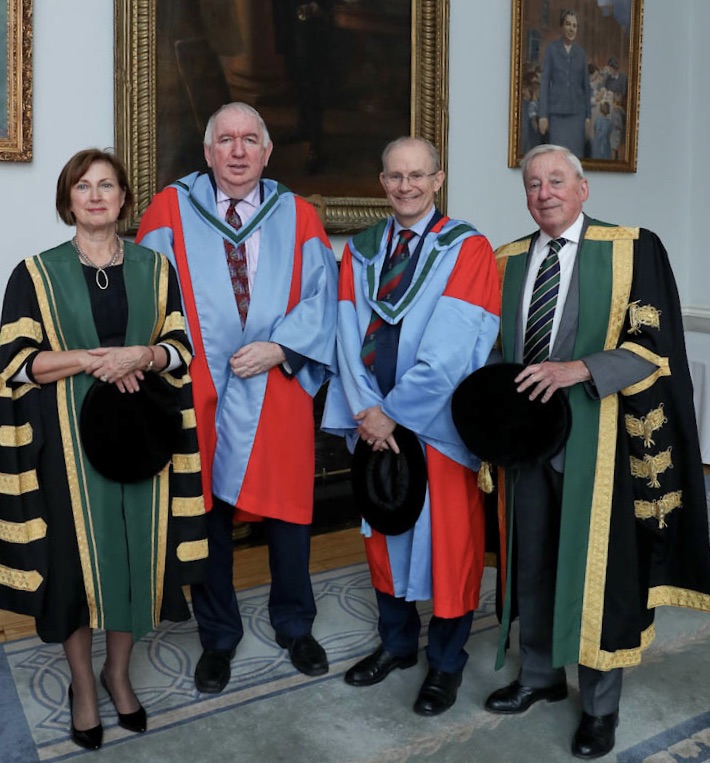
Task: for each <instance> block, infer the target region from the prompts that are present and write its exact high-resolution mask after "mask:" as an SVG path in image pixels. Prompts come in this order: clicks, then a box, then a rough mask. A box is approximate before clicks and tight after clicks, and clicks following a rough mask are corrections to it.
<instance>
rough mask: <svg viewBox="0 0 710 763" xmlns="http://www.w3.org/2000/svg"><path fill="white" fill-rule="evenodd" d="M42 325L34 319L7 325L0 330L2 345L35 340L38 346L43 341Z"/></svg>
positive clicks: (20, 320) (25, 319) (22, 319)
mask: <svg viewBox="0 0 710 763" xmlns="http://www.w3.org/2000/svg"><path fill="white" fill-rule="evenodd" d="M43 336H44V335H43V333H42V324H41V323H39V322H38V321H35V320H33V319H32V318H20V319H19V320H17V321H15V322H14V323H6V324H5V325H4V326H3V327H2V330H0V344H11V343H12V342H14V341H15V339H19V338H20V337H22V338H23V339H33V340H34V341H35V342H37V343H38V344H39V343H40V342H41V341H42V337H43Z"/></svg>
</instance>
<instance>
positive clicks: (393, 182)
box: [382, 170, 439, 188]
mask: <svg viewBox="0 0 710 763" xmlns="http://www.w3.org/2000/svg"><path fill="white" fill-rule="evenodd" d="M438 174H439V171H438V170H437V171H436V172H412V173H410V174H409V175H402V173H401V172H384V173H383V174H382V177H383V178H384V181H385V185H386V186H388V187H390V188H394V187H395V186H398V185H401V184H402V183H403V182H404V181H405V180H407V181H409V183H410V184H411V185H421V184H422V183H423V182H424V181H425V180H426V179H427V178H430V177H434V175H438Z"/></svg>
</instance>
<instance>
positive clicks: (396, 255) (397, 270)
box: [360, 229, 416, 373]
mask: <svg viewBox="0 0 710 763" xmlns="http://www.w3.org/2000/svg"><path fill="white" fill-rule="evenodd" d="M415 235H416V234H415V233H414V231H411V230H407V229H403V230H401V231H400V232H399V240H398V241H397V245H396V246H395V248H394V251H393V252H392V253H391V254H390V256H389V257H388V258H387V261H386V262H385V264H384V267H383V268H382V273H381V274H380V288H379V290H378V292H377V301H378V302H381V301H383V300H385V301H387V300H389V298H390V296H391V294H392V292H393V291H394V290H395V289H396V288H397V287H398V286H399V284H400V281H401V280H402V278H403V277H404V271H405V270H406V269H407V265H409V242H410V241H411V240H412V239H413V238H414V236H415ZM383 324H384V321H383V320H382V318H380V316H379V315H377V313H376V312H375V311H374V310H373V312H372V316H371V318H370V325H369V326H368V327H367V331H366V332H365V341H364V342H363V344H362V351H361V353H360V356H361V357H362V362H363V363H364V364H365V366H366V367H367V368H368V369H369V370H370V371H371V372H372V373H374V372H375V349H376V347H377V333H378V332H379V330H380V329H381V328H382V325H383Z"/></svg>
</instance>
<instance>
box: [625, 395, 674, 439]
mask: <svg viewBox="0 0 710 763" xmlns="http://www.w3.org/2000/svg"><path fill="white" fill-rule="evenodd" d="M624 420H625V422H626V431H627V432H628V433H629V435H630V436H631V437H643V444H644V447H645V448H650V447H651V446H652V445H655V444H656V443H655V442H654V441H653V438H652V437H651V435H652V434H653V433H654V432H657V431H658V430H659V429H660V428H661V427H662V426H663V425H664V424H666V423H667V422H668V419H667V418H666V416H665V414H664V413H663V403H661V404H660V405H659V406H658V408H654V409H653V410H652V411H649V412H648V413H647V414H646V415H645V416H641V418H640V419H637V418H636V417H635V416H632V415H631V414H629V413H627V414H626V416H624Z"/></svg>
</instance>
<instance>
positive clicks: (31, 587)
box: [0, 564, 44, 592]
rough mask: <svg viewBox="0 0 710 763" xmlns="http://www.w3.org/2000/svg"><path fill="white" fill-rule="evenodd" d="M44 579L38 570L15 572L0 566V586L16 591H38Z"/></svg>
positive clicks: (2, 565)
mask: <svg viewBox="0 0 710 763" xmlns="http://www.w3.org/2000/svg"><path fill="white" fill-rule="evenodd" d="M43 580H44V578H43V577H42V576H41V575H40V574H39V572H37V570H14V569H12V568H11V567H5V565H4V564H0V585H4V586H6V587H7V588H13V589H14V590H15V591H29V592H34V591H36V590H37V589H38V588H39V587H40V586H41V585H42V581H43Z"/></svg>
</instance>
